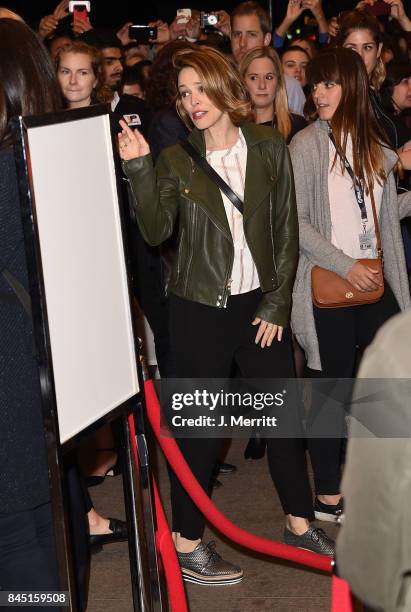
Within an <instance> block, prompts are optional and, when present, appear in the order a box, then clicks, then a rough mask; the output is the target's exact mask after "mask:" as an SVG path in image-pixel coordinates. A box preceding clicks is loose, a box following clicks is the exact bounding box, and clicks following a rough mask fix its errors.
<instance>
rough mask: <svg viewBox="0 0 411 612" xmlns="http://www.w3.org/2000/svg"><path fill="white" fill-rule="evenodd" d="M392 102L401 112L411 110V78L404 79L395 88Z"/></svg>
mask: <svg viewBox="0 0 411 612" xmlns="http://www.w3.org/2000/svg"><path fill="white" fill-rule="evenodd" d="M392 101H393V102H394V105H395V107H396V109H398V110H399V111H400V112H401V111H403V110H405V109H406V108H411V77H408V78H405V79H402V80H401V81H400V82H399V83H398V85H395V86H394V89H393V92H392Z"/></svg>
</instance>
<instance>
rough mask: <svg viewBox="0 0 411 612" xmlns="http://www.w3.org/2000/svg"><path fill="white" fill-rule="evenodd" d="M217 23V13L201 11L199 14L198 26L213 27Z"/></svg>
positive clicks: (202, 27)
mask: <svg viewBox="0 0 411 612" xmlns="http://www.w3.org/2000/svg"><path fill="white" fill-rule="evenodd" d="M217 23H218V15H216V14H215V13H203V12H201V15H200V27H201V29H202V30H205V29H206V28H213V27H214V26H216V25H217Z"/></svg>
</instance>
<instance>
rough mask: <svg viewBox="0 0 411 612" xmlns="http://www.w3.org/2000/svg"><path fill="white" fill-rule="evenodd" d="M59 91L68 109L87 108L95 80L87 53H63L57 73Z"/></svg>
mask: <svg viewBox="0 0 411 612" xmlns="http://www.w3.org/2000/svg"><path fill="white" fill-rule="evenodd" d="M57 77H58V80H59V83H60V87H61V91H62V93H63V96H64V98H65V99H66V100H67V102H68V105H69V107H70V108H78V107H81V106H88V105H89V104H90V96H91V92H92V91H93V89H94V87H95V86H96V85H97V79H96V76H95V74H94V72H93V67H92V65H91V57H90V56H89V55H88V54H87V53H63V54H62V56H61V58H60V65H59V68H58V71H57Z"/></svg>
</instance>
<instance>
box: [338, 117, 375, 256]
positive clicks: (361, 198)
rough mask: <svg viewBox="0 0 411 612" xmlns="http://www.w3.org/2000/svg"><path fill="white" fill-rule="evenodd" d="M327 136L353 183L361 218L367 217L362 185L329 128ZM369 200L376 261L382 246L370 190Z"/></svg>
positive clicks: (372, 193)
mask: <svg viewBox="0 0 411 612" xmlns="http://www.w3.org/2000/svg"><path fill="white" fill-rule="evenodd" d="M328 136H329V138H330V140H331V142H332V143H333V145H334V147H335V150H336V151H337V154H338V155H339V156H340V158H341V159H342V162H343V164H344V166H345V168H346V170H347V172H348V174H349V175H350V178H351V180H352V182H353V185H354V192H355V197H356V199H357V204H358V206H359V208H360V211H361V218H362V219H363V218H364V216H363V215H364V214H365V218H366V217H367V212H366V208H365V198H364V188H363V186H362V184H361V183H360V181H359V179H358V178H357V177H356V176H355V175H354V170H353V169H352V167H351V164H350V162H349V161H348V159H347V158H346V157H345V156H344V155H343V154H342V152H341V151H339V147H337V144H336V142H335V138H334V135H333V133H332V132H331V128H329V131H328ZM370 199H371V206H372V214H373V217H374V227H375V238H376V240H377V257H378V259H382V258H383V250H382V246H381V234H380V224H379V222H378V217H377V209H376V206H375V198H374V190H373V189H370Z"/></svg>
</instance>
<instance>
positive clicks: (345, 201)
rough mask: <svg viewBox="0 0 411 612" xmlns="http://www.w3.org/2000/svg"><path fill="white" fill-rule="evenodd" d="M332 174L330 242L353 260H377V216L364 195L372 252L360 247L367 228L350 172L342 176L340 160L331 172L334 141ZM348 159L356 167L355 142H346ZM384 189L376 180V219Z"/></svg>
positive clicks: (332, 151)
mask: <svg viewBox="0 0 411 612" xmlns="http://www.w3.org/2000/svg"><path fill="white" fill-rule="evenodd" d="M329 156H330V161H329V172H328V193H329V196H330V210H331V242H332V244H333V245H334V246H336V247H337V248H338V249H341V250H342V251H343V253H345V254H346V255H349V256H350V257H352V258H353V259H368V258H373V257H377V249H376V247H377V240H376V237H375V225H374V215H373V212H372V204H371V198H370V196H369V195H366V193H365V192H364V199H365V208H366V211H367V218H368V221H367V223H366V230H367V234H368V235H369V242H370V243H371V245H372V248H371V249H365V250H364V249H361V248H360V238H359V236H360V234H363V232H364V227H363V222H362V220H361V211H360V207H359V206H358V202H357V199H356V197H355V191H354V187H353V182H352V179H351V177H350V175H349V174H348V172H347V170H345V171H344V174H342V173H341V163H340V158H339V157H337V162H336V164H335V166H334V168H333V169H332V170H331V167H332V164H333V161H334V157H335V147H334V145H333V144H332V142H331V140H330V143H329ZM346 157H347V159H348V161H349V163H350V164H351V167H352V168H353V159H352V142H351V139H350V138H349V139H348V141H347V151H346ZM382 192H383V186H382V185H380V184H379V183H377V181H376V180H374V199H375V207H376V211H377V218H378V217H379V212H380V208H381V199H382Z"/></svg>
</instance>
